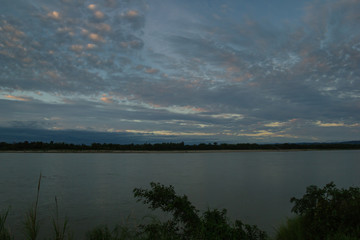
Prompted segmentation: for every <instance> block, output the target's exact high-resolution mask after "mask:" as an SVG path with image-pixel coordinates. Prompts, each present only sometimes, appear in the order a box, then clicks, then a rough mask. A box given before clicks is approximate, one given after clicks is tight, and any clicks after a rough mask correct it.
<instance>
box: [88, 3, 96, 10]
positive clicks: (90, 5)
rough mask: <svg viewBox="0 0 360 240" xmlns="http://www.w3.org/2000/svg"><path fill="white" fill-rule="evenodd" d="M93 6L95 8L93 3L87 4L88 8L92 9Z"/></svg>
mask: <svg viewBox="0 0 360 240" xmlns="http://www.w3.org/2000/svg"><path fill="white" fill-rule="evenodd" d="M95 8H96V5H95V4H89V5H88V9H90V10H94V9H95Z"/></svg>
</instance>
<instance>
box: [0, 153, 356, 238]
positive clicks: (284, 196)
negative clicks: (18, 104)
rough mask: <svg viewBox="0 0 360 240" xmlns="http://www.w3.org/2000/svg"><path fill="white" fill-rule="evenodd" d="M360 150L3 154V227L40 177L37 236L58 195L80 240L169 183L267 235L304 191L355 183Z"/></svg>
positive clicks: (17, 215)
mask: <svg viewBox="0 0 360 240" xmlns="http://www.w3.org/2000/svg"><path fill="white" fill-rule="evenodd" d="M359 153H360V151H318V152H317V151H309V152H237V153H234V152H232V153H173V154H171V153H169V154H166V153H160V154H156V153H151V154H137V153H131V154H70V153H66V154H59V153H57V154H50V153H49V154H47V153H39V154H36V153H31V154H29V153H28V154H26V153H11V154H8V153H2V154H0V166H1V167H0V177H1V181H0V195H1V199H0V209H5V208H7V207H9V206H11V210H10V214H9V217H8V223H9V225H11V227H12V229H13V231H16V232H19V231H18V230H19V229H21V228H22V222H23V220H24V214H25V212H26V211H27V210H28V209H29V207H30V206H31V204H32V203H33V202H34V201H35V199H36V188H37V180H38V176H39V174H40V172H41V173H42V175H43V176H44V177H43V179H42V183H41V192H40V203H39V216H40V218H41V219H40V220H41V227H42V229H41V231H42V233H43V234H46V231H48V229H49V227H50V226H49V219H50V217H51V214H52V213H53V212H54V206H55V201H54V198H55V196H56V197H57V198H58V201H59V205H60V212H61V213H62V214H66V215H67V216H68V217H69V219H70V226H71V228H72V229H73V230H74V231H75V230H76V231H75V234H76V236H77V237H76V239H81V237H82V236H84V233H85V232H86V231H87V230H89V229H90V228H92V227H94V226H97V225H99V224H108V225H110V226H112V225H114V224H115V223H119V222H122V221H124V219H126V218H127V217H128V216H132V218H137V219H139V221H140V220H141V217H142V216H144V215H145V214H147V213H148V210H147V209H146V207H145V206H143V205H142V204H140V203H136V201H135V199H134V198H133V194H132V190H133V189H134V188H135V187H141V188H148V187H149V183H150V182H151V181H154V182H161V183H162V184H165V185H170V184H171V185H173V186H174V187H175V190H176V192H177V193H178V194H186V195H188V197H189V199H190V200H191V201H192V202H193V203H194V205H195V206H196V207H197V208H199V209H201V210H206V209H207V208H208V207H210V208H226V209H228V215H229V217H230V218H232V219H241V220H243V221H244V222H246V223H250V224H257V225H259V226H260V227H261V228H263V229H265V230H266V231H268V232H273V230H274V227H276V226H278V225H279V224H280V223H281V222H282V221H284V220H285V219H286V217H287V216H290V209H291V204H290V202H289V199H290V198H291V197H293V196H297V197H299V196H301V195H302V194H303V193H304V192H305V188H306V186H308V185H311V184H315V185H319V186H323V185H324V184H326V183H328V182H330V181H334V182H335V183H336V184H337V186H339V187H349V186H359V185H360V177H359V175H358V171H359V169H360V162H359V161H358V159H357V158H358V156H359ZM15 229H16V230H15ZM20 234H21V233H20ZM20 234H17V235H16V236H21V235H20ZM80 236H81V237H80ZM19 239H21V238H20V237H19Z"/></svg>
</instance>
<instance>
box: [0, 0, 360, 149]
mask: <svg viewBox="0 0 360 240" xmlns="http://www.w3.org/2000/svg"><path fill="white" fill-rule="evenodd" d="M0 3H1V8H0V127H1V128H2V129H6V128H9V129H10V128H11V129H14V128H15V129H16V128H17V129H32V130H34V129H35V130H36V129H39V130H44V129H45V130H53V131H62V130H66V131H69V130H82V131H84V130H85V131H94V132H110V133H119V134H125V135H126V134H134V135H136V136H152V137H159V138H164V137H174V139H201V140H202V141H206V140H208V141H220V142H259V143H260V142H303V141H307V142H311V141H344V140H358V139H360V27H359V26H360V0H333V1H332V0H308V1H305V0H297V1H285V0H281V1H280V0H272V1H268V0H256V1H250V0H221V1H220V0H211V1H210V0H208V1H205V0H196V1H194V0H192V1H190V0H148V1H145V0H12V1H9V0H0ZM94 141H95V140H94Z"/></svg>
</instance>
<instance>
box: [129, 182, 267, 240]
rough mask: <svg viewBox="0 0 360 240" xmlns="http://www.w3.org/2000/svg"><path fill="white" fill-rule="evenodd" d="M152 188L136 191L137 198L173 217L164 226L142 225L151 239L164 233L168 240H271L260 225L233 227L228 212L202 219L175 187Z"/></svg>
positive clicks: (156, 185) (211, 213) (155, 185)
mask: <svg viewBox="0 0 360 240" xmlns="http://www.w3.org/2000/svg"><path fill="white" fill-rule="evenodd" d="M150 186H151V189H150V190H145V189H139V188H135V189H134V196H135V198H137V200H138V201H142V202H143V203H144V204H148V205H149V208H150V209H153V210H155V209H161V210H162V211H164V212H167V213H170V214H172V219H170V220H168V221H166V222H164V223H161V222H155V223H151V224H148V225H142V226H141V228H142V229H143V233H144V234H146V235H147V236H148V237H149V238H148V239H159V238H161V236H164V234H165V235H166V239H204V240H205V239H244V240H263V239H267V235H266V233H265V232H263V231H261V230H260V229H258V228H257V227H256V226H251V225H248V224H243V223H242V222H241V221H239V220H237V221H236V222H235V224H234V225H233V224H230V223H229V222H228V220H227V217H226V210H225V209H223V210H221V211H220V210H217V209H214V210H210V209H209V210H207V211H206V212H205V213H204V214H203V215H202V216H199V210H197V209H196V208H195V207H194V206H193V205H192V204H191V202H190V201H189V200H188V198H187V196H186V195H183V196H178V195H176V193H175V190H174V187H173V186H169V187H166V186H164V185H162V184H160V183H154V182H152V183H150Z"/></svg>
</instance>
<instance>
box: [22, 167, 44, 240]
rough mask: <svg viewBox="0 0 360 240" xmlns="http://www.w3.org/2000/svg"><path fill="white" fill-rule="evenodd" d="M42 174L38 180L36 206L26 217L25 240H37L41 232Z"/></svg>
mask: <svg viewBox="0 0 360 240" xmlns="http://www.w3.org/2000/svg"><path fill="white" fill-rule="evenodd" d="M41 177H42V176H41V173H40V176H39V180H38V187H37V194H36V201H35V205H34V206H33V207H32V208H30V209H29V211H28V212H27V213H26V216H25V222H24V227H25V232H24V234H25V239H26V240H36V238H37V237H38V234H39V230H40V224H39V221H38V219H37V208H38V203H39V195H40V184H41Z"/></svg>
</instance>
